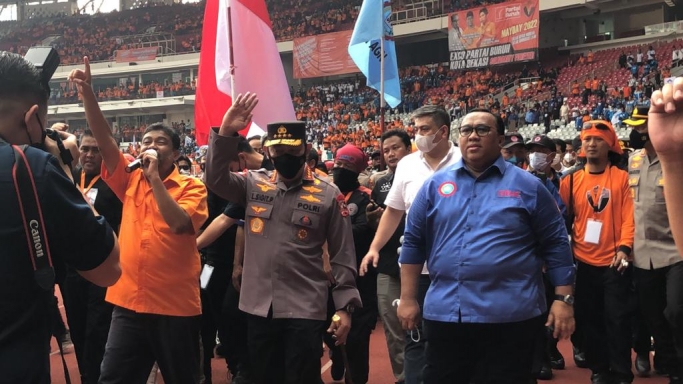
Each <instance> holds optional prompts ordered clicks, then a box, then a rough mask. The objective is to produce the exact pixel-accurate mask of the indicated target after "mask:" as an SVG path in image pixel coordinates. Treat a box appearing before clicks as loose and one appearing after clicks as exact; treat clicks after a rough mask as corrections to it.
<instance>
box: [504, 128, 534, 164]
mask: <svg viewBox="0 0 683 384" xmlns="http://www.w3.org/2000/svg"><path fill="white" fill-rule="evenodd" d="M500 152H501V154H502V155H503V159H504V160H505V161H507V162H508V163H512V164H514V165H516V166H518V167H520V168H522V169H527V167H528V163H527V150H526V147H525V146H524V137H522V135H520V134H519V133H506V134H505V141H504V142H503V147H502V149H501V151H500Z"/></svg>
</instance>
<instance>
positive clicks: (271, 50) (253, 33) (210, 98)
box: [195, 0, 295, 145]
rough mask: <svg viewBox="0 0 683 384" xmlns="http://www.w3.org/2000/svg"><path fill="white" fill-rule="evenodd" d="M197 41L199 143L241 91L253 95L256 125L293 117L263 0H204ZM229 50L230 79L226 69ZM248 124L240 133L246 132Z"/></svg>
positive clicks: (228, 68)
mask: <svg viewBox="0 0 683 384" xmlns="http://www.w3.org/2000/svg"><path fill="white" fill-rule="evenodd" d="M228 15H229V16H228ZM231 34H232V50H231V49H230V48H231V47H230V41H231V39H230V37H231V36H230V35H231ZM202 47H203V49H202V52H201V54H200V62H199V81H198V85H197V96H196V101H195V123H196V124H195V125H196V127H197V143H198V144H199V145H202V144H206V142H207V141H208V134H209V128H210V127H211V126H214V127H216V126H219V125H220V123H221V121H222V119H223V114H225V111H227V109H228V107H229V106H230V101H231V98H230V96H231V95H237V94H240V93H246V92H252V93H256V94H257V95H258V97H259V104H258V106H256V109H255V110H254V118H253V121H254V123H256V124H257V125H258V126H260V127H266V126H267V125H268V123H273V122H277V121H292V120H295V113H294V106H293V104H292V98H291V96H290V94H289V87H288V85H287V79H286V77H285V71H284V68H283V66H282V60H281V58H280V53H279V52H278V49H277V43H276V41H275V36H274V35H273V30H272V27H271V23H270V17H269V16H268V10H267V8H266V3H265V1H264V0H207V2H206V11H205V14H204V30H203V33H202ZM212 48H213V49H212ZM231 53H232V55H233V56H234V57H233V60H232V62H233V63H234V66H235V73H234V79H233V78H232V75H231V71H230V69H231V68H230V63H231V60H230V55H231ZM233 86H234V88H235V89H234V90H233V89H232V87H233ZM226 100H227V101H226ZM219 116H220V117H219ZM248 128H249V127H245V131H243V132H242V133H243V134H247V131H248Z"/></svg>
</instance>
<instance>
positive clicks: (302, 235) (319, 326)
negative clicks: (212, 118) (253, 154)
mask: <svg viewBox="0 0 683 384" xmlns="http://www.w3.org/2000/svg"><path fill="white" fill-rule="evenodd" d="M257 103H258V99H257V98H256V95H253V94H249V93H247V94H246V95H239V96H238V97H237V98H236V99H235V100H234V102H233V105H232V106H231V107H230V109H229V110H228V111H227V112H226V114H225V116H224V118H223V124H222V125H221V127H220V130H215V129H214V130H213V131H212V132H211V136H210V147H209V152H208V155H207V163H206V184H207V186H208V187H209V188H210V189H212V190H213V191H214V192H216V193H217V194H218V195H219V196H222V197H223V198H225V199H227V200H228V201H232V202H234V203H237V204H242V205H244V206H245V207H246V220H245V233H246V234H245V245H244V246H245V257H244V269H243V275H242V289H241V295H240V309H241V310H242V311H244V312H246V313H247V314H248V315H249V316H248V334H247V339H248V342H249V353H250V356H251V357H252V358H251V359H250V360H251V362H252V369H253V373H254V380H255V382H256V383H258V384H265V383H275V382H277V383H292V384H294V383H300V384H315V383H318V382H319V381H320V356H321V354H322V343H321V342H320V335H321V333H322V332H323V331H324V327H325V319H326V318H327V299H328V279H327V278H326V275H325V272H324V270H323V263H322V252H323V251H322V248H323V244H324V243H325V242H327V244H328V250H329V254H330V261H331V265H332V275H333V277H334V280H335V282H336V285H335V286H334V288H333V289H332V296H333V298H334V304H335V307H336V309H337V311H336V314H337V315H338V316H339V317H340V319H341V320H340V321H339V322H336V323H332V324H331V325H330V327H329V329H328V332H333V333H334V335H335V337H336V340H337V343H338V344H342V343H345V341H346V336H347V334H348V331H349V329H350V327H351V315H350V313H352V312H353V311H354V310H355V308H358V307H360V306H361V301H360V296H359V293H358V289H357V288H356V282H355V277H356V256H355V250H354V248H353V237H352V236H353V233H352V228H351V220H350V218H349V209H348V208H347V205H346V202H345V201H344V195H342V194H341V193H340V192H339V189H338V188H337V187H336V186H334V185H333V184H330V183H328V182H326V181H324V180H320V179H319V178H317V177H315V176H314V174H313V172H312V171H311V169H310V168H309V167H307V166H306V165H305V162H306V154H307V153H306V152H307V151H308V150H309V149H308V148H307V146H306V144H305V137H306V126H305V124H304V123H302V122H291V123H273V124H268V129H267V131H268V139H267V140H266V142H265V146H266V147H267V151H268V154H269V157H270V158H271V160H272V162H273V165H274V167H275V171H267V170H263V169H262V170H258V171H247V172H243V173H233V172H230V169H229V168H230V163H231V162H232V161H234V159H235V157H236V154H237V143H238V141H239V137H238V136H237V132H238V131H240V130H242V129H243V128H244V127H246V126H247V124H249V121H250V119H251V113H252V111H253V109H254V107H255V106H256V104H257Z"/></svg>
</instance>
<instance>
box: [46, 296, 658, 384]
mask: <svg viewBox="0 0 683 384" xmlns="http://www.w3.org/2000/svg"><path fill="white" fill-rule="evenodd" d="M58 297H59V300H60V304H61V295H59V294H58ZM60 309H61V311H62V316H63V317H64V319H66V316H64V308H63V307H62V306H60ZM67 328H68V325H67ZM559 348H560V351H561V352H562V354H563V355H564V357H565V361H566V368H565V369H564V370H561V371H554V374H555V377H554V378H553V379H552V380H551V381H539V383H541V384H543V383H548V384H575V383H586V384H587V383H590V371H589V370H587V369H580V368H577V367H576V366H575V365H574V360H573V359H572V357H571V356H572V353H571V344H570V343H569V341H562V342H560V345H559ZM52 351H53V352H52V355H51V356H50V366H51V368H52V383H54V384H65V381H64V372H63V369H62V362H61V359H60V357H59V350H58V348H57V343H56V341H55V339H54V338H52ZM55 351H56V352H55ZM65 353H66V354H65V358H66V362H67V365H68V367H69V373H70V374H71V382H72V383H73V384H79V383H80V379H79V376H78V366H77V365H76V355H75V354H74V351H73V347H72V348H69V349H67V350H66V351H65ZM320 366H321V372H322V378H323V380H324V381H325V383H326V384H327V383H333V382H334V381H333V380H332V378H331V376H330V369H329V368H330V366H331V363H330V361H329V359H328V357H327V350H326V351H325V354H324V357H323V358H322V359H321V360H320ZM212 370H213V384H228V383H230V380H229V379H228V378H227V376H228V373H227V368H226V365H225V361H224V360H222V359H217V358H215V359H213V360H212ZM394 382H395V380H394V377H393V375H392V373H391V366H390V364H389V357H388V353H387V347H386V341H385V338H384V330H383V329H382V324H381V323H378V324H377V328H376V329H375V331H374V332H373V333H372V336H371V338H370V379H369V380H368V384H394ZM156 383H157V384H162V383H163V378H162V377H161V375H157V381H156ZM634 383H639V384H666V383H668V378H665V377H659V376H655V375H654V374H653V376H652V377H650V378H638V377H636V379H635V380H634Z"/></svg>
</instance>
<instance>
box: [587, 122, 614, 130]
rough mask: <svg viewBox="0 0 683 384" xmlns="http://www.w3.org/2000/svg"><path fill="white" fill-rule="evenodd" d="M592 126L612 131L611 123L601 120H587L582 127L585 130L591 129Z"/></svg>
mask: <svg viewBox="0 0 683 384" xmlns="http://www.w3.org/2000/svg"><path fill="white" fill-rule="evenodd" d="M591 128H595V129H598V130H600V131H611V129H610V127H609V125H607V124H605V123H603V122H601V121H586V122H585V123H583V128H582V129H583V130H586V129H591Z"/></svg>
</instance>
